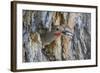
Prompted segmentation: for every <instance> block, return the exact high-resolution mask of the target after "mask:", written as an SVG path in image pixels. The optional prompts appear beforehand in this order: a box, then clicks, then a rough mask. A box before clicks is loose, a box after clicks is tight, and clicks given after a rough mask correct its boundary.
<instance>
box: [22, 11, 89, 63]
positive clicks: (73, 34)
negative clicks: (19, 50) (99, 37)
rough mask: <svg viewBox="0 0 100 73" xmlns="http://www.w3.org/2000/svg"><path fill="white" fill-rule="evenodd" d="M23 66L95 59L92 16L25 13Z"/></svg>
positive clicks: (65, 13) (60, 13)
mask: <svg viewBox="0 0 100 73" xmlns="http://www.w3.org/2000/svg"><path fill="white" fill-rule="evenodd" d="M22 46H23V62H43V61H63V60H84V59H91V14H90V13H75V12H74V13H72V12H49V11H31V10H23V45H22Z"/></svg>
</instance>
